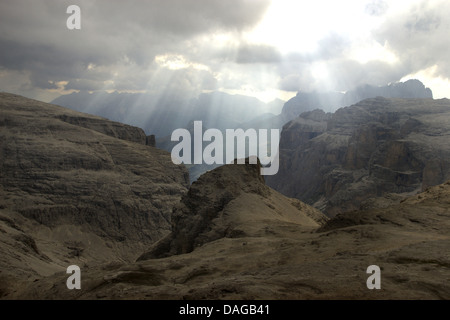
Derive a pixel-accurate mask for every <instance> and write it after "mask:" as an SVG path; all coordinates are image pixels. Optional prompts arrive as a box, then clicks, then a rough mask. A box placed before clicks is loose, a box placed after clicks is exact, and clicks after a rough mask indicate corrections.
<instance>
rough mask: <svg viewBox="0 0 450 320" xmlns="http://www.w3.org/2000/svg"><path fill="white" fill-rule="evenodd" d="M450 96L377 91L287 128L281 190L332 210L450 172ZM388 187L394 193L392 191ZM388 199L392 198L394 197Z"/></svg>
mask: <svg viewBox="0 0 450 320" xmlns="http://www.w3.org/2000/svg"><path fill="white" fill-rule="evenodd" d="M449 123H450V101H449V100H447V99H442V100H433V99H392V98H389V99H387V98H382V97H377V98H373V99H367V100H363V101H361V102H359V103H357V104H355V105H353V106H350V107H346V108H341V109H339V110H337V111H336V112H335V113H334V114H331V113H325V112H323V111H321V110H315V111H309V112H305V113H303V114H301V115H300V117H298V118H297V119H295V120H293V121H291V122H289V123H287V124H286V125H285V126H284V127H283V131H282V134H281V140H280V170H279V172H278V174H277V175H275V176H271V177H267V183H268V185H269V186H271V187H272V188H274V189H275V190H277V191H279V192H281V193H283V194H285V195H287V196H289V197H294V198H297V199H299V200H302V201H304V202H306V203H308V204H311V205H314V206H315V207H317V208H319V209H320V210H322V211H323V212H324V213H326V214H327V215H328V216H330V217H331V216H335V215H336V214H338V213H340V212H345V211H351V210H355V209H359V208H360V206H362V205H363V206H364V205H367V204H368V202H370V201H371V200H370V199H371V198H378V197H381V196H383V197H385V198H387V200H386V205H387V204H388V203H392V202H396V201H398V200H400V199H401V198H402V197H404V196H407V195H409V194H415V193H417V192H420V191H423V190H425V189H426V188H427V187H429V186H434V185H438V184H441V183H444V182H445V181H446V180H448V179H450V143H449V141H450V140H449V139H450V126H449ZM389 194H390V195H389ZM388 200H389V201H388Z"/></svg>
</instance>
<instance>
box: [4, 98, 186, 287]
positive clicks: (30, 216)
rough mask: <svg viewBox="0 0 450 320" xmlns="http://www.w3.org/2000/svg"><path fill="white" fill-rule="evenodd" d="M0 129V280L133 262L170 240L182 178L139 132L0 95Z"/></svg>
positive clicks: (183, 188) (179, 169)
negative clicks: (72, 266) (77, 266)
mask: <svg viewBox="0 0 450 320" xmlns="http://www.w3.org/2000/svg"><path fill="white" fill-rule="evenodd" d="M0 124H1V127H0V193H1V195H2V196H1V198H0V252H1V253H0V256H1V257H2V259H1V261H0V270H1V271H3V274H6V273H8V272H10V273H11V272H12V274H15V275H21V274H24V275H27V276H31V275H34V276H39V275H43V274H48V273H52V272H55V270H61V268H63V266H66V267H67V266H68V265H69V264H70V262H73V263H75V264H80V265H84V264H87V263H101V262H105V261H108V262H109V261H113V260H134V259H135V258H136V257H137V256H138V255H139V254H140V253H142V251H143V250H144V248H147V247H148V246H149V245H150V244H152V243H154V242H155V241H157V240H159V239H161V238H162V237H163V236H165V235H166V234H167V233H169V232H170V218H171V216H170V215H171V212H172V207H173V205H175V204H177V203H178V202H179V200H180V199H181V196H182V195H183V194H184V193H185V192H186V191H187V187H188V186H189V177H188V173H187V170H186V169H185V168H184V166H176V165H174V164H173V163H172V161H171V157H170V154H169V153H168V152H166V151H163V150H159V149H156V148H154V147H151V146H148V145H146V136H145V134H144V132H143V131H142V130H141V129H139V128H135V127H131V126H128V125H123V124H120V123H117V122H112V121H109V120H106V119H102V118H100V117H96V116H91V115H88V114H83V113H79V112H75V111H72V110H69V109H65V108H62V107H59V106H55V105H50V104H46V103H42V102H39V101H35V100H31V99H27V98H24V97H20V96H17V95H13V94H7V93H0ZM30 259H31V260H32V261H33V262H30V263H27V261H31V260H30ZM68 263H69V264H68ZM24 278H25V279H26V277H24Z"/></svg>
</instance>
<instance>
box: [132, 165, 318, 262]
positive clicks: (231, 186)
mask: <svg viewBox="0 0 450 320" xmlns="http://www.w3.org/2000/svg"><path fill="white" fill-rule="evenodd" d="M260 168H261V165H260V163H259V161H258V163H257V164H249V162H248V159H247V161H246V164H242V165H241V164H229V165H225V166H222V167H219V168H216V169H214V170H212V171H210V172H207V173H205V174H204V175H202V176H201V177H200V178H199V179H198V180H197V181H195V182H194V183H193V184H192V186H191V188H190V189H189V191H188V193H187V194H186V195H185V196H184V197H183V199H182V200H181V202H180V204H179V205H178V206H176V207H175V209H174V212H173V215H172V232H171V234H169V235H168V236H167V237H166V238H164V239H163V240H161V241H159V242H158V243H156V244H155V246H154V247H153V248H151V249H150V250H149V251H148V252H146V253H145V254H143V255H142V256H141V257H140V258H139V260H145V259H151V258H158V257H165V256H170V255H176V254H182V253H189V252H191V251H192V250H194V249H195V248H196V247H198V246H202V245H204V244H205V243H208V242H211V241H214V240H217V239H220V238H224V237H231V238H233V237H243V236H251V235H254V234H257V233H258V232H259V231H260V229H261V228H264V227H266V226H268V225H270V224H272V223H275V222H279V221H289V222H293V223H298V224H300V225H304V226H318V225H320V224H322V223H324V222H325V221H326V218H325V216H324V215H323V214H322V213H321V212H319V211H318V210H315V209H313V208H312V207H309V206H307V205H305V204H302V203H301V202H300V201H296V200H294V199H288V198H285V197H283V196H281V195H280V194H278V193H277V192H276V191H274V190H271V189H270V188H269V187H267V186H266V185H265V183H264V178H263V176H261V175H260ZM283 201H284V202H285V203H283Z"/></svg>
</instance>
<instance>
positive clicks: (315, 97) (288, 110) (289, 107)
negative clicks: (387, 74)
mask: <svg viewBox="0 0 450 320" xmlns="http://www.w3.org/2000/svg"><path fill="white" fill-rule="evenodd" d="M378 96H381V97H385V98H423V99H431V98H433V93H432V91H431V90H430V89H429V88H426V87H425V86H424V85H423V83H422V82H420V81H419V80H408V81H406V82H397V83H393V84H390V85H387V86H381V87H377V86H370V85H364V86H360V87H357V88H355V89H353V90H349V91H347V92H345V93H343V92H321V91H313V92H301V91H300V92H298V93H297V95H296V96H295V97H293V98H291V99H290V100H289V101H287V102H286V103H285V105H284V106H283V109H282V111H281V113H280V114H279V115H276V116H273V117H270V118H266V119H262V120H258V119H254V120H251V121H250V122H247V123H245V124H244V127H245V128H261V129H262V128H266V129H270V128H272V129H277V128H278V129H282V127H283V125H285V124H286V123H287V122H289V121H291V120H294V119H295V118H297V117H298V116H299V115H300V114H301V113H303V112H306V111H313V110H315V109H321V110H323V111H325V112H334V111H336V110H337V109H339V108H343V107H347V106H350V105H352V104H355V103H357V102H359V101H362V100H365V99H369V98H375V97H378Z"/></svg>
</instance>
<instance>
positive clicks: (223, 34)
mask: <svg viewBox="0 0 450 320" xmlns="http://www.w3.org/2000/svg"><path fill="white" fill-rule="evenodd" d="M69 5H78V6H79V7H80V9H81V15H80V17H81V19H80V20H81V29H80V30H69V29H68V28H67V26H66V22H67V19H68V18H69V17H70V15H71V14H68V13H67V12H66V11H67V7H68V6H69ZM449 17H450V1H446V0H442V1H441V0H408V1H405V0H340V1H335V0H334V1H333V0H314V1H306V0H272V1H271V0H227V1H224V0H149V1H144V0H130V1H113V0H109V1H108V0H70V1H66V0H1V1H0V48H1V50H0V91H5V92H12V93H16V94H21V95H24V96H27V97H30V98H35V99H39V100H42V101H46V102H49V101H51V100H53V99H54V98H56V97H58V96H60V95H62V94H68V93H71V92H78V91H89V92H95V91H108V92H113V91H117V92H131V93H133V92H136V93H137V92H140V93H141V92H145V93H151V94H178V95H183V96H185V97H195V96H197V95H198V94H199V93H201V92H210V91H223V92H227V93H231V94H243V95H248V96H254V97H257V98H259V99H261V100H262V101H265V102H268V101H271V100H273V99H275V98H280V99H283V100H287V99H289V98H290V97H292V96H294V95H295V94H296V92H298V91H305V92H309V91H313V90H316V91H339V92H345V91H347V90H351V89H353V88H355V87H356V86H359V85H363V84H370V85H380V86H381V85H386V84H388V83H392V82H397V81H405V80H408V79H419V80H421V81H422V82H423V83H424V84H425V86H427V87H429V88H431V89H432V90H433V94H434V97H435V98H442V97H449V98H450V86H449V84H450V83H449V78H450V59H448V52H450V38H449V34H450V18H449Z"/></svg>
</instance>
